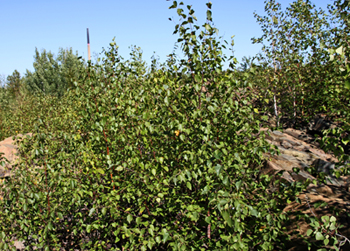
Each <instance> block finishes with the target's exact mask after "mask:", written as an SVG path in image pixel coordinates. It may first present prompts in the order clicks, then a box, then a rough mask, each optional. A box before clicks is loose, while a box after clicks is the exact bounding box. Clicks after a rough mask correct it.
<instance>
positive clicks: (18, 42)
mask: <svg viewBox="0 0 350 251" xmlns="http://www.w3.org/2000/svg"><path fill="white" fill-rule="evenodd" d="M179 2H180V1H178V3H179ZM183 2H184V4H185V6H186V5H192V7H193V9H194V10H195V15H196V16H197V18H198V24H200V25H201V24H203V23H204V22H205V13H206V5H205V3H207V2H208V1H207V0H184V1H183ZM211 2H212V4H213V6H212V12H213V21H214V24H215V27H216V28H218V29H219V35H222V36H223V37H224V39H226V40H227V41H228V42H229V41H230V38H231V36H232V35H235V38H234V40H235V46H234V50H235V56H236V58H237V59H238V60H239V61H240V60H241V58H242V57H243V56H254V55H255V54H256V53H258V52H259V50H260V48H261V46H260V45H253V44H252V43H251V40H250V39H251V38H252V37H258V36H260V35H261V30H260V27H259V25H258V23H257V22H256V20H255V18H254V15H253V12H254V11H256V12H257V13H258V14H260V15H264V14H265V13H264V0H212V1H211ZM279 2H280V3H281V4H282V8H286V7H287V6H288V5H289V3H291V2H292V0H280V1H279ZM312 2H313V3H315V4H316V6H317V7H322V8H323V9H326V6H327V4H329V3H332V0H313V1H312ZM171 4H172V0H171V1H166V0H129V1H127V0H99V1H96V0H85V1H82V0H60V1H57V0H45V1H44V0H31V1H28V0H0V10H1V14H0V31H1V39H0V75H2V76H7V75H10V74H12V72H13V71H14V70H15V69H17V70H18V71H19V72H20V73H21V75H22V76H23V75H24V73H25V72H26V69H28V70H30V71H33V70H34V68H33V62H34V54H35V48H38V49H39V51H41V50H42V49H46V50H47V51H51V52H52V53H54V54H55V55H57V53H58V50H59V48H60V47H62V48H64V49H65V48H70V47H72V49H73V51H74V52H75V51H78V54H79V56H82V57H84V58H85V59H86V58H87V45H86V44H87V41H86V40H87V39H86V28H89V31H90V45H91V55H92V59H94V54H98V53H100V52H101V51H102V47H105V48H107V47H108V46H109V43H110V42H111V41H112V39H113V37H115V41H116V43H117V44H118V45H119V53H120V55H121V56H123V57H124V58H125V59H127V58H129V52H130V49H129V47H130V46H131V45H136V46H139V47H141V49H142V50H143V59H144V60H146V61H147V62H148V63H149V62H150V58H151V56H152V55H153V52H155V53H156V55H158V56H159V58H160V61H161V62H164V61H165V60H166V55H168V54H169V53H171V52H172V51H173V47H174V43H175V42H176V40H177V38H178V35H177V34H176V35H172V34H173V31H174V26H175V24H176V23H174V22H171V21H169V19H168V18H169V17H173V20H176V21H177V20H178V16H177V14H176V10H174V9H172V10H169V9H168V7H169V6H170V5H171ZM228 53H229V52H227V54H228Z"/></svg>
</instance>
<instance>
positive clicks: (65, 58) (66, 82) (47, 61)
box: [26, 48, 84, 97]
mask: <svg viewBox="0 0 350 251" xmlns="http://www.w3.org/2000/svg"><path fill="white" fill-rule="evenodd" d="M34 60H35V61H34V63H33V66H34V72H30V71H28V70H27V73H26V84H27V87H28V89H29V90H30V92H32V93H43V94H49V95H56V96H58V97H61V96H62V95H63V94H64V93H65V92H66V91H67V89H68V88H72V87H73V83H74V81H77V80H78V78H79V74H80V73H81V72H82V69H83V68H84V63H83V62H82V61H81V60H80V59H79V57H78V55H76V54H73V51H72V49H69V50H68V49H66V50H64V49H62V48H60V50H59V52H58V56H57V57H54V55H53V54H52V53H51V52H50V51H49V52H46V50H42V52H41V53H40V52H39V51H38V49H35V56H34Z"/></svg>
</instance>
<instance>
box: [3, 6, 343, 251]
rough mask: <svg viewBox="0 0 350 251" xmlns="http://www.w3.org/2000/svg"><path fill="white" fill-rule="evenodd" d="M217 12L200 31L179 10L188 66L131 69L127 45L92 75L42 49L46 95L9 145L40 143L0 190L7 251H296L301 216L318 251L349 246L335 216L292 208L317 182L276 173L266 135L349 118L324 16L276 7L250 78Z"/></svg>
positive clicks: (13, 124) (70, 58) (24, 149)
mask: <svg viewBox="0 0 350 251" xmlns="http://www.w3.org/2000/svg"><path fill="white" fill-rule="evenodd" d="M206 6H207V12H206V20H205V22H203V24H202V25H199V24H198V21H197V18H196V16H195V11H194V10H193V9H192V7H191V6H190V5H187V6H185V5H184V4H183V3H182V2H181V3H178V2H177V1H173V3H172V5H171V6H170V9H174V10H176V12H177V14H178V16H179V21H178V24H176V26H175V30H174V33H175V34H178V36H179V38H178V41H177V45H176V46H175V48H180V49H181V53H182V54H183V55H184V57H183V58H178V57H177V56H176V51H174V52H173V53H172V54H170V55H169V57H168V60H167V61H166V62H165V63H163V64H160V63H159V62H158V61H157V60H156V59H154V60H153V61H152V65H151V66H150V67H147V65H146V63H145V62H144V60H143V59H142V50H141V49H140V48H138V47H135V46H134V47H131V52H130V59H128V60H124V59H123V58H122V57H121V56H120V55H119V54H118V46H117V45H116V42H115V41H114V40H113V41H112V42H111V43H110V46H109V47H108V48H107V49H105V50H104V52H103V54H104V57H103V58H102V59H100V60H99V63H98V64H95V65H94V64H92V63H91V62H89V65H88V66H87V67H86V68H85V67H84V65H83V62H81V61H79V59H78V57H77V56H75V55H73V54H72V53H71V51H63V50H61V51H60V53H59V56H58V57H57V58H54V56H53V54H51V53H50V52H46V51H42V53H41V54H40V53H39V52H38V51H37V50H36V56H35V63H34V68H35V72H33V73H30V72H27V75H26V81H25V82H26V84H27V85H28V88H29V90H30V91H31V92H33V93H34V94H35V95H34V96H28V97H25V99H24V101H25V102H23V103H21V109H20V110H17V111H16V112H12V113H9V112H8V113H6V116H7V117H6V116H5V117H6V118H7V119H5V120H2V121H3V122H2V128H1V130H2V132H3V135H9V134H10V135H14V134H15V132H16V133H17V131H18V132H33V136H32V137H28V138H25V139H23V141H22V142H21V143H19V146H20V147H19V152H20V155H21V158H20V161H19V162H18V163H17V164H16V165H15V167H14V176H13V177H11V178H10V179H8V180H5V181H4V183H3V184H4V185H3V186H2V187H1V188H0V192H1V193H0V195H1V198H2V199H0V222H1V223H0V248H2V249H4V250H9V249H10V248H11V245H12V244H13V243H11V241H12V240H13V238H16V239H19V240H22V241H24V243H25V245H26V247H27V250H31V249H34V248H36V249H39V250H62V249H64V250H75V249H77V250H147V249H149V250H223V249H224V250H225V249H227V250H286V249H287V248H288V247H289V246H288V245H289V244H290V242H289V240H290V237H291V236H289V235H288V233H287V231H286V226H287V225H289V224H292V222H291V220H290V218H291V217H292V216H297V217H304V218H305V219H306V220H308V223H309V225H310V231H308V233H307V234H308V235H311V236H313V237H314V239H316V242H314V241H312V240H310V239H306V240H305V243H306V246H308V247H309V248H311V247H312V246H317V247H329V246H332V247H333V248H335V249H337V248H339V247H340V244H342V243H340V242H339V240H338V237H339V236H338V235H336V234H334V235H332V236H330V235H329V233H330V231H334V233H338V232H336V231H337V229H338V225H337V224H336V218H335V217H334V216H333V217H328V218H327V217H325V216H324V217H322V218H321V219H318V218H316V217H311V218H310V217H308V216H306V215H305V214H303V213H302V212H285V211H284V210H283V209H284V207H285V205H287V204H288V203H290V202H292V201H297V202H298V201H299V200H298V197H297V196H298V195H299V194H300V193H301V192H303V191H304V189H305V188H306V187H307V186H308V184H309V183H310V181H305V182H302V183H301V182H295V183H292V184H291V183H289V182H286V181H285V180H283V179H280V178H279V177H280V174H276V177H271V176H269V175H264V174H263V172H262V168H263V166H264V163H265V159H264V158H263V153H264V152H270V153H272V154H274V153H276V150H275V149H274V148H273V147H272V146H270V145H269V144H268V143H267V142H266V141H265V140H264V135H263V134H259V131H260V128H261V126H262V122H263V121H265V120H266V119H267V118H268V115H270V116H271V113H272V114H273V113H274V114H275V116H276V118H277V121H278V122H280V121H281V122H283V118H287V117H289V119H290V120H292V121H293V125H296V124H297V123H296V121H297V120H298V119H299V121H300V123H302V122H303V121H305V120H307V119H309V118H310V117H311V116H312V115H314V113H315V112H316V113H318V112H324V113H327V114H328V115H329V116H338V117H339V118H342V119H343V120H347V119H348V117H347V114H348V112H349V111H348V108H347V106H346V105H345V104H346V103H347V102H348V95H347V93H346V92H345V91H344V88H345V87H344V85H343V83H342V82H341V80H344V76H342V75H341V68H340V67H341V66H340V65H339V67H338V68H336V69H334V67H333V66H334V65H336V63H335V62H334V60H333V61H330V60H328V59H329V51H328V50H327V49H328V48H331V45H332V44H331V38H333V37H335V36H336V35H335V33H332V32H333V31H332V30H331V29H330V28H329V27H330V26H329V23H328V20H327V19H326V17H325V16H324V12H323V11H321V10H316V9H315V7H314V6H313V5H312V4H310V2H309V1H301V0H296V1H295V2H293V3H292V4H291V6H290V7H289V8H287V9H286V11H282V10H281V6H280V5H279V4H278V3H276V2H275V1H274V0H269V1H266V12H267V16H266V17H261V16H259V15H256V17H257V20H258V22H259V23H260V24H261V26H262V29H263V32H264V34H263V36H262V37H261V38H258V39H256V40H255V41H256V42H261V43H263V44H264V46H263V53H264V54H261V55H257V57H256V58H257V59H258V60H257V61H258V62H257V63H253V60H250V59H247V60H246V62H245V64H243V65H242V66H243V68H244V69H243V68H242V70H236V69H235V65H236V64H237V60H236V59H235V58H234V57H227V56H226V55H224V54H223V50H224V49H225V48H226V46H229V43H228V42H227V41H225V40H223V39H222V38H221V37H220V36H218V29H217V28H216V27H215V26H214V24H213V18H212V11H211V7H212V4H211V3H210V2H208V3H207V4H206ZM310 29H311V31H310ZM233 44H234V43H233V40H232V41H231V46H233ZM328 46H329V47H328ZM226 61H228V62H229V64H230V70H224V69H223V63H224V62H226ZM72 83H73V84H74V86H73V87H72ZM341 84H342V85H341ZM67 88H69V89H70V91H69V92H66V89H67ZM47 94H49V95H47ZM331 99H333V100H331ZM331 101H333V102H331ZM334 101H336V102H334ZM316 102H319V103H316ZM323 107H325V108H323ZM338 108H341V109H342V110H341V112H340V113H337V111H336V109H338ZM20 111H21V112H22V113H21V112H20ZM312 111H313V112H314V113H313V114H312ZM3 114H5V113H2V115H3ZM10 115H11V116H12V117H11V118H12V119H11V120H10V119H9V117H10ZM266 117H267V118H266ZM347 121H349V120H347ZM277 126H278V123H277ZM342 139H345V138H344V137H343V138H342ZM323 143H324V146H325V148H327V147H328V148H329V149H331V150H334V149H333V148H331V147H330V146H331V145H334V143H337V142H336V139H335V138H334V137H333V138H332V137H327V136H325V137H324V138H323ZM338 148H339V147H338ZM338 148H336V149H338ZM336 149H335V150H336ZM337 154H338V155H342V156H346V154H345V152H344V151H343V152H341V151H338V152H337ZM345 159H346V157H343V160H345ZM1 161H2V163H4V162H3V160H2V159H1ZM341 171H342V172H343V173H344V174H346V172H345V171H344V170H343V169H342V170H341Z"/></svg>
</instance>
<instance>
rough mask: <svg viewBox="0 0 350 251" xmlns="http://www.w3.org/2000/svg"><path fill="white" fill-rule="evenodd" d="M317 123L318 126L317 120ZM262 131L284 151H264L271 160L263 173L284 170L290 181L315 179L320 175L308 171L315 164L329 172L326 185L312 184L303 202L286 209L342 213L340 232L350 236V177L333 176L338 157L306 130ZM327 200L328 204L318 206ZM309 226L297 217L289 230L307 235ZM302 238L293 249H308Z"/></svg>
mask: <svg viewBox="0 0 350 251" xmlns="http://www.w3.org/2000/svg"><path fill="white" fill-rule="evenodd" d="M314 125H315V126H317V123H315V124H314ZM327 126H329V125H327ZM328 128H329V127H328ZM262 131H263V132H264V133H265V134H266V140H267V141H268V142H269V143H270V144H272V145H274V146H276V147H277V149H278V150H279V152H280V154H279V155H271V154H270V153H266V154H264V156H265V157H266V158H267V161H266V165H265V168H264V169H263V173H265V174H267V173H268V174H274V173H277V172H282V176H281V178H282V179H284V180H287V181H288V182H290V183H292V182H295V181H305V180H306V179H310V180H315V179H316V177H315V176H313V175H311V174H310V173H309V172H307V171H306V169H307V168H308V167H314V170H315V171H316V174H318V173H320V172H323V173H324V174H325V175H326V184H319V185H314V184H310V185H309V186H308V187H307V189H306V191H304V192H303V193H302V194H300V196H299V199H300V201H301V204H299V203H297V202H292V203H290V204H289V205H286V207H285V209H284V211H302V212H303V213H305V214H308V215H309V216H316V217H318V218H320V217H321V216H323V215H328V216H332V215H335V212H338V213H337V214H338V215H337V221H338V222H339V223H340V224H341V225H343V226H342V227H341V228H340V229H338V230H339V231H340V235H341V236H343V237H346V238H348V239H350V238H349V237H350V217H349V215H348V213H347V212H348V211H349V210H350V186H349V185H350V177H339V178H338V179H337V178H336V177H334V176H333V175H332V170H334V169H335V168H336V163H338V160H337V159H336V158H335V157H334V156H333V155H331V154H328V153H325V152H324V151H323V150H321V149H320V148H318V144H317V142H316V141H315V138H314V137H313V136H312V135H309V134H307V133H305V132H302V131H299V130H295V129H286V130H284V131H283V132H280V131H270V130H268V129H262ZM313 131H314V130H313ZM293 168H297V169H298V170H299V172H294V170H296V169H294V170H293ZM323 202H325V203H327V205H325V206H322V207H316V206H315V205H316V204H318V205H319V204H321V203H323ZM308 228H309V225H308V223H306V222H305V221H304V220H300V219H295V223H294V224H293V225H291V226H289V228H288V229H289V231H290V233H292V232H293V231H297V232H299V233H301V234H302V235H304V236H305V235H306V231H307V230H308ZM339 238H340V237H339ZM292 239H293V238H292ZM338 240H341V238H340V239H338ZM298 241H299V240H296V241H295V242H294V244H293V245H295V248H296V249H295V248H294V249H290V250H304V248H305V247H304V246H303V245H300V246H298V245H299V244H296V243H297V242H298ZM349 244H350V243H348V244H347V246H343V249H341V250H349V249H348V248H350V247H349V246H350V245H349Z"/></svg>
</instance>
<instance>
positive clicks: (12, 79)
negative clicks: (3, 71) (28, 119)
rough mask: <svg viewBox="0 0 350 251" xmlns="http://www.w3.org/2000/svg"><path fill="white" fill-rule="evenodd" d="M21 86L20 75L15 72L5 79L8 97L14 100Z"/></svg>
mask: <svg viewBox="0 0 350 251" xmlns="http://www.w3.org/2000/svg"><path fill="white" fill-rule="evenodd" d="M21 86H22V78H21V74H20V73H19V72H18V71H17V70H15V71H14V72H13V73H12V75H9V76H8V77H7V89H8V90H9V95H10V96H11V98H16V97H18V95H19V94H20V89H21Z"/></svg>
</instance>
